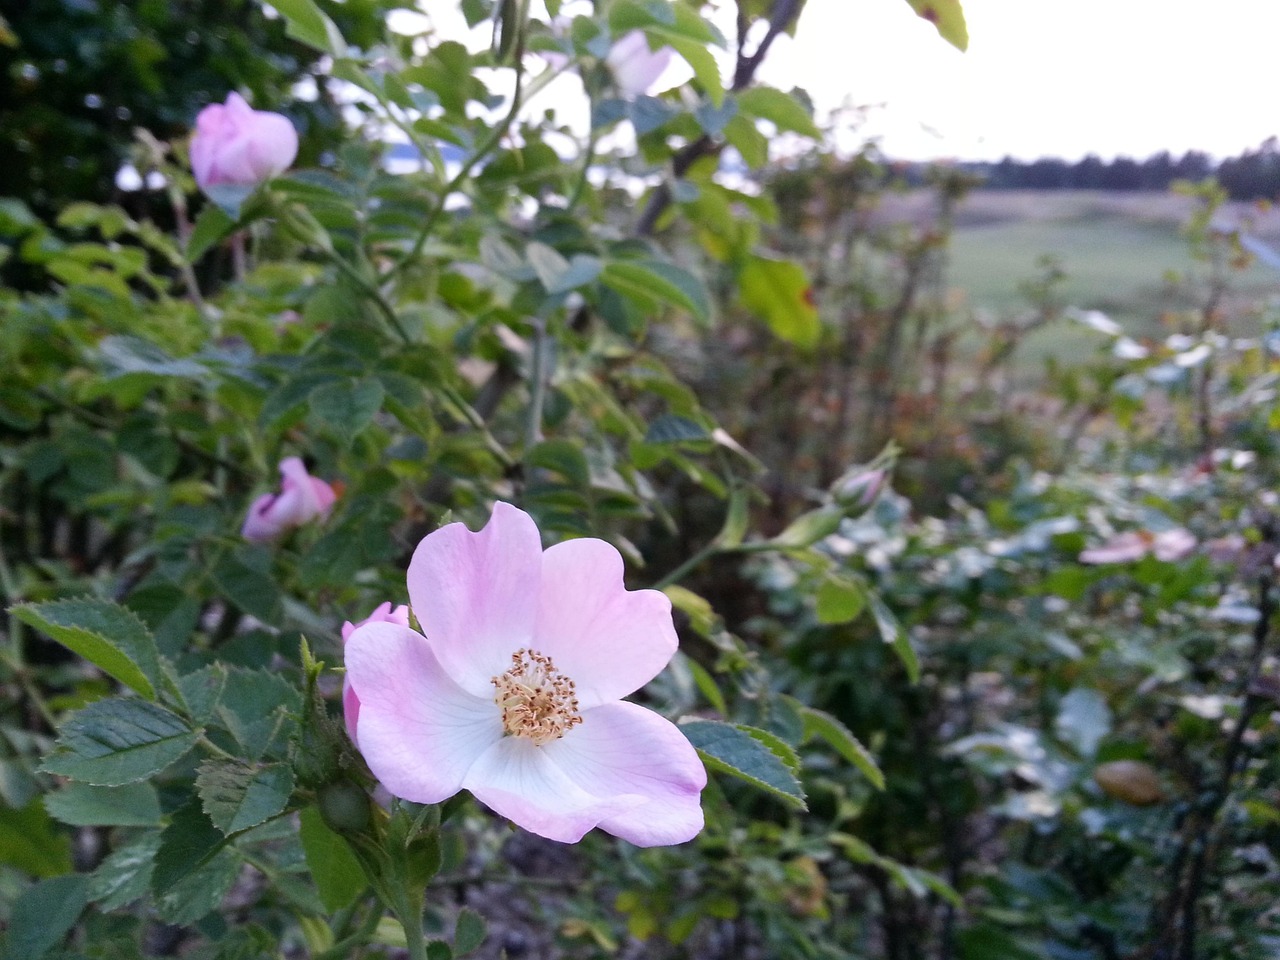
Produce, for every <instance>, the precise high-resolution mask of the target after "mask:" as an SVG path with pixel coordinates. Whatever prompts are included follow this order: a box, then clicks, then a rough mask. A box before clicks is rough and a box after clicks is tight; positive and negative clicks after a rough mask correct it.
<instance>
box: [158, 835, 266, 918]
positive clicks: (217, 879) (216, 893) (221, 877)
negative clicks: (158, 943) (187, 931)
mask: <svg viewBox="0 0 1280 960" xmlns="http://www.w3.org/2000/svg"><path fill="white" fill-rule="evenodd" d="M240 863H241V861H240V858H239V857H238V856H236V854H235V852H234V851H232V850H223V851H221V852H219V853H218V854H216V855H215V856H214V857H213V858H212V859H210V860H208V861H207V862H206V863H204V864H202V865H201V866H200V867H199V868H197V869H195V870H192V871H191V872H190V873H188V874H187V875H186V876H184V877H183V878H182V879H181V880H179V881H177V882H176V883H174V884H172V885H171V886H168V887H166V888H165V889H163V890H160V889H158V888H157V887H156V886H155V875H154V874H153V875H152V890H153V892H154V895H155V903H156V913H158V914H159V915H160V918H161V919H162V920H164V921H165V922H166V923H176V924H187V923H195V922H196V921H197V920H199V919H200V918H201V917H203V916H204V915H205V914H207V913H209V912H211V911H213V910H216V909H217V908H218V906H219V905H220V904H221V903H222V899H223V897H225V896H226V895H227V893H228V891H230V889H231V887H232V886H233V885H234V884H235V882H236V880H237V878H239V876H240ZM287 876H288V875H287V874H285V875H283V876H282V877H281V878H280V886H281V887H282V888H283V886H284V880H285V879H286V878H287Z"/></svg>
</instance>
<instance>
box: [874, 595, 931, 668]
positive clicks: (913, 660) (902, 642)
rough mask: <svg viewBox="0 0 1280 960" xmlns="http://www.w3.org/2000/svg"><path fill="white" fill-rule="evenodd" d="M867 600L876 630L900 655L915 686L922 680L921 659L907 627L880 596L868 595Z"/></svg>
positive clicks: (899, 657)
mask: <svg viewBox="0 0 1280 960" xmlns="http://www.w3.org/2000/svg"><path fill="white" fill-rule="evenodd" d="M867 600H868V601H869V602H870V604H871V615H872V616H873V617H875V621H876V628H877V629H878V630H879V631H880V639H881V640H883V641H884V642H885V643H888V644H891V645H892V646H893V652H894V653H896V654H897V655H898V659H899V660H901V661H902V665H903V666H904V667H906V668H907V679H908V680H910V681H911V682H912V683H913V684H914V683H918V682H919V680H920V658H919V657H917V656H916V651H915V648H914V647H912V646H911V637H910V636H908V635H907V629H906V627H904V626H903V625H902V624H901V623H899V622H898V618H897V617H895V616H894V615H893V611H892V610H890V609H889V608H888V606H886V604H885V602H884V601H883V600H881V599H880V597H879V596H877V595H876V594H874V593H872V594H869V595H868V597H867Z"/></svg>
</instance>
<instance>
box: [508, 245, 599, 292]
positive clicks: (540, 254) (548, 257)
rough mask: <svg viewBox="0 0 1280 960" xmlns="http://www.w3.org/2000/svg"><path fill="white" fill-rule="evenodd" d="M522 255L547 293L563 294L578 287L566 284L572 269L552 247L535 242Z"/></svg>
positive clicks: (573, 284)
mask: <svg viewBox="0 0 1280 960" xmlns="http://www.w3.org/2000/svg"><path fill="white" fill-rule="evenodd" d="M524 255H525V258H526V259H527V260H528V261H529V265H530V266H531V267H533V272H534V273H536V274H537V275H538V282H539V283H541V284H542V286H543V287H545V288H546V291H547V293H564V292H565V291H567V290H572V289H573V288H574V287H576V286H578V284H577V283H574V282H568V283H567V284H566V278H568V277H569V276H570V274H571V273H572V272H573V268H572V267H571V266H570V265H569V261H568V260H566V259H565V258H564V257H563V256H562V255H561V254H560V251H558V250H556V249H555V248H554V247H549V246H547V245H546V244H545V243H538V242H537V241H536V240H535V241H533V242H531V243H530V244H529V245H528V246H527V247H526V248H525V251H524ZM597 262H599V261H597ZM597 272H599V271H597ZM591 279H593V278H592V277H588V278H587V279H586V280H583V281H582V282H583V283H586V282H587V281H589V280H591Z"/></svg>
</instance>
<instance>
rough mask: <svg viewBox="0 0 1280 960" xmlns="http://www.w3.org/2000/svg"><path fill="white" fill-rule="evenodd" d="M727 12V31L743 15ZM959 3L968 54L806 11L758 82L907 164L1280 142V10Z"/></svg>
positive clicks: (821, 2)
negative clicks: (847, 106) (847, 108)
mask: <svg viewBox="0 0 1280 960" xmlns="http://www.w3.org/2000/svg"><path fill="white" fill-rule="evenodd" d="M719 2H720V4H721V6H722V10H721V13H722V14H723V16H722V17H721V19H723V20H724V24H723V27H724V29H725V30H726V33H728V32H731V31H732V24H733V16H732V9H733V2H732V0H719ZM962 2H963V5H964V10H965V16H966V19H967V21H968V25H969V50H968V52H967V53H960V52H959V51H958V50H956V49H955V48H953V47H952V46H951V45H950V44H948V43H946V42H945V41H944V40H943V39H942V38H941V37H939V36H938V34H937V32H936V31H935V30H934V28H933V26H932V25H931V24H929V23H928V22H926V21H924V20H922V19H920V18H919V17H917V16H916V15H915V14H914V13H913V12H912V10H911V8H910V7H908V6H907V4H906V3H905V2H904V0H808V2H807V4H806V6H805V9H804V13H803V14H802V15H801V19H800V24H799V28H798V30H797V31H796V36H795V38H794V39H792V38H789V37H785V36H784V37H780V38H779V39H778V41H777V43H775V45H774V48H773V50H771V52H770V54H769V57H768V59H767V60H766V61H765V63H764V65H763V68H762V69H761V71H760V77H761V79H763V80H766V81H768V82H769V83H772V84H774V85H775V86H779V87H782V88H783V89H789V88H790V87H792V86H799V87H803V88H804V89H806V90H807V91H808V92H809V93H810V95H811V96H812V97H813V99H814V101H815V102H816V104H817V105H818V107H819V108H820V112H822V111H827V110H830V109H832V108H834V107H837V106H839V105H840V104H841V103H842V102H844V101H846V100H848V101H849V102H851V103H853V104H857V105H877V107H876V108H875V109H873V110H872V111H870V113H869V115H868V117H869V119H868V120H867V122H866V124H865V126H863V127H862V128H861V133H860V134H858V135H856V136H857V137H866V136H875V137H877V138H879V140H880V143H881V145H882V147H883V149H884V151H885V153H886V154H888V155H889V156H891V157H895V158H901V159H930V158H937V157H955V158H959V159H966V160H981V159H991V160H996V159H999V158H1000V157H1002V156H1004V155H1006V154H1011V155H1013V156H1015V157H1019V158H1022V159H1034V158H1036V157H1040V156H1058V157H1063V158H1066V159H1076V158H1079V157H1081V156H1083V155H1084V154H1086V153H1097V154H1099V155H1101V156H1104V157H1111V156H1116V155H1120V154H1127V155H1129V156H1134V157H1139V158H1141V157H1146V156H1149V155H1150V154H1152V153H1155V152H1157V151H1159V150H1164V149H1167V150H1170V151H1172V152H1173V153H1175V154H1179V153H1182V152H1184V151H1186V150H1190V149H1195V150H1205V151H1207V152H1209V153H1211V154H1213V155H1215V156H1217V157H1225V156H1230V155H1233V154H1237V153H1239V152H1240V151H1242V150H1244V149H1246V148H1253V147H1257V146H1258V145H1259V144H1261V143H1262V141H1263V140H1265V139H1266V138H1267V137H1270V136H1273V135H1276V134H1280V102H1278V101H1280V83H1278V82H1277V79H1278V78H1280V67H1278V66H1277V65H1278V64H1280V0H962ZM419 4H420V9H422V10H424V11H425V12H426V13H427V15H428V19H429V20H431V21H434V22H435V24H436V26H437V28H439V29H440V30H441V32H442V34H443V35H454V36H457V35H458V33H459V32H461V31H462V30H463V28H462V26H461V19H460V14H459V13H458V12H457V5H456V2H451V0H419ZM453 21H457V22H456V23H454V22H453ZM471 39H472V40H473V42H475V43H476V45H478V46H483V45H485V44H487V42H488V38H487V36H485V35H484V32H483V30H477V31H476V33H475V34H474V35H473V36H472V38H471ZM725 72H726V74H727V73H728V69H727V66H726V70H725ZM687 75H688V69H687V67H686V68H684V76H687ZM562 81H563V83H562ZM557 85H560V86H561V87H562V89H556V90H553V89H551V88H549V89H548V91H547V92H546V93H545V94H544V96H543V98H541V106H540V109H545V107H546V106H548V105H551V104H548V102H547V101H548V99H550V100H552V101H555V105H556V106H563V108H564V109H565V118H566V120H568V121H569V122H574V121H575V120H577V119H585V118H579V117H577V116H576V115H577V114H579V113H583V110H582V109H580V108H578V109H575V107H574V103H575V101H576V100H577V98H579V97H580V96H581V93H580V90H581V88H580V86H575V85H576V80H571V79H570V78H561V80H559V81H557ZM575 126H576V123H575ZM842 139H843V140H844V142H846V143H850V142H853V140H854V139H855V135H852V134H851V135H848V136H846V137H845V138H842Z"/></svg>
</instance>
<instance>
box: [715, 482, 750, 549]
mask: <svg viewBox="0 0 1280 960" xmlns="http://www.w3.org/2000/svg"><path fill="white" fill-rule="evenodd" d="M750 522H751V514H750V495H749V494H748V493H747V489H746V487H734V488H733V490H732V491H731V492H730V494H729V505H728V507H727V509H726V510H725V513H724V526H722V527H721V528H720V532H719V533H717V534H716V545H717V546H719V547H721V548H723V549H730V548H732V547H736V546H738V545H740V544H741V543H742V540H743V538H744V537H746V535H747V526H748V525H749V524H750Z"/></svg>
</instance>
